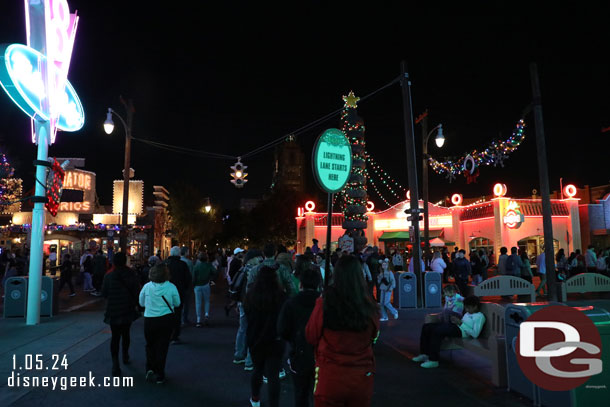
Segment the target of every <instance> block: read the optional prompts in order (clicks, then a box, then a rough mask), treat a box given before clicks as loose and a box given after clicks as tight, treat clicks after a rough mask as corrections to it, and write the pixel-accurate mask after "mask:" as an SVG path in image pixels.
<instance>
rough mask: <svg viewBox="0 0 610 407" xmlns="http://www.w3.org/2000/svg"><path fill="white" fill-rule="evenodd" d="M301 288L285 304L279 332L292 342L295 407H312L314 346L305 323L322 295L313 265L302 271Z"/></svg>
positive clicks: (279, 322)
mask: <svg viewBox="0 0 610 407" xmlns="http://www.w3.org/2000/svg"><path fill="white" fill-rule="evenodd" d="M299 280H300V281H301V291H300V292H299V293H298V294H297V295H296V296H295V297H292V298H290V299H289V300H288V301H287V302H286V303H285V304H284V306H283V307H282V310H281V312H280V316H279V319H278V321H277V332H278V334H279V335H280V336H281V337H282V338H283V339H284V340H286V341H287V342H288V343H289V344H290V348H291V350H290V359H289V364H290V370H291V372H292V379H293V381H294V398H295V404H294V405H295V406H296V407H309V406H310V403H311V402H312V401H313V385H314V373H315V360H314V349H313V346H312V345H310V344H309V343H308V342H307V340H306V339H305V326H306V325H307V321H309V317H310V316H311V312H312V311H313V308H314V306H315V305H316V299H317V298H318V297H319V296H320V293H319V292H318V287H320V283H321V281H322V279H321V278H320V272H319V271H318V270H317V268H316V267H315V266H313V265H311V264H310V265H309V267H307V268H304V269H301V271H300V273H299Z"/></svg>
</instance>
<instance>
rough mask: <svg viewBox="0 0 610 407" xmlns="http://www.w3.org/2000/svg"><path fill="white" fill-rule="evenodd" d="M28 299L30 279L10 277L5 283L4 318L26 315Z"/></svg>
mask: <svg viewBox="0 0 610 407" xmlns="http://www.w3.org/2000/svg"><path fill="white" fill-rule="evenodd" d="M27 299H28V280H27V278H25V277H9V278H7V279H6V282H5V284H4V318H11V317H21V318H23V317H25V311H26V308H27V303H28V301H27Z"/></svg>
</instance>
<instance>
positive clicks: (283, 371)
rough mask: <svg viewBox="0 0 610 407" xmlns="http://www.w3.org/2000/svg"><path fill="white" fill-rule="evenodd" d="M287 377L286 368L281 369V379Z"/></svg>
mask: <svg viewBox="0 0 610 407" xmlns="http://www.w3.org/2000/svg"><path fill="white" fill-rule="evenodd" d="M285 377H286V371H285V370H284V369H282V370H280V380H281V379H283V378H285Z"/></svg>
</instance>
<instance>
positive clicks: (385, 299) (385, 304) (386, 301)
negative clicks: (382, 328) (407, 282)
mask: <svg viewBox="0 0 610 407" xmlns="http://www.w3.org/2000/svg"><path fill="white" fill-rule="evenodd" d="M380 294H381V296H380V300H379V302H380V303H381V318H383V319H385V318H387V317H388V313H387V312H386V308H387V309H388V311H390V313H391V314H392V315H398V311H396V309H395V308H394V307H393V306H392V302H391V300H392V292H391V291H381V292H380Z"/></svg>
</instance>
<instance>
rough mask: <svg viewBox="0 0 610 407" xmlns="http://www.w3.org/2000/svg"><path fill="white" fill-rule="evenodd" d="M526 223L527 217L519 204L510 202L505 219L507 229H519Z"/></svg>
mask: <svg viewBox="0 0 610 407" xmlns="http://www.w3.org/2000/svg"><path fill="white" fill-rule="evenodd" d="M524 221H525V216H523V214H522V213H521V209H520V207H519V204H518V203H517V202H515V201H510V202H509V203H508V206H507V207H506V213H505V214H504V218H503V222H504V224H505V225H506V227H507V228H509V229H519V227H521V225H522V224H523V222H524Z"/></svg>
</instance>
